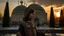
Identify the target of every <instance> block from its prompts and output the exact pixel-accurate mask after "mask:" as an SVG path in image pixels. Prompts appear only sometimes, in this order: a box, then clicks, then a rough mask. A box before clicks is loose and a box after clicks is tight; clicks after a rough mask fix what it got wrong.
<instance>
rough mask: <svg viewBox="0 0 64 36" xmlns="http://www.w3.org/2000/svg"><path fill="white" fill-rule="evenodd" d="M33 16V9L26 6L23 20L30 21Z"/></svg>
mask: <svg viewBox="0 0 64 36" xmlns="http://www.w3.org/2000/svg"><path fill="white" fill-rule="evenodd" d="M33 17H34V9H32V8H26V10H25V12H24V18H23V20H24V21H31V20H32V19H33Z"/></svg>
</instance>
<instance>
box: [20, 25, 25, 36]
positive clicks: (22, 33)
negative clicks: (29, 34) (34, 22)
mask: <svg viewBox="0 0 64 36" xmlns="http://www.w3.org/2000/svg"><path fill="white" fill-rule="evenodd" d="M19 32H20V34H21V35H22V36H25V29H24V26H23V25H22V24H21V25H20V27H19Z"/></svg>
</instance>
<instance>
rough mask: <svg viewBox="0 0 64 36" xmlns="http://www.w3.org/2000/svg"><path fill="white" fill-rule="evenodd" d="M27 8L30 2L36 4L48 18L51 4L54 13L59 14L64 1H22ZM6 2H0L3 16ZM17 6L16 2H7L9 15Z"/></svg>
mask: <svg viewBox="0 0 64 36" xmlns="http://www.w3.org/2000/svg"><path fill="white" fill-rule="evenodd" d="M20 1H21V0H19V2H20ZM22 1H23V2H24V3H25V4H27V6H29V5H30V4H28V3H31V2H37V3H38V4H40V5H41V6H42V7H43V8H44V9H45V11H46V13H47V14H48V15H47V16H48V18H49V15H50V7H51V4H52V6H53V7H54V12H55V13H56V12H60V9H62V8H63V7H64V0H22ZM5 4H6V0H0V12H1V13H2V14H3V13H4V8H5ZM19 5H20V3H19ZM16 6H18V0H9V9H10V14H11V13H12V10H13V9H14V8H15V7H16Z"/></svg>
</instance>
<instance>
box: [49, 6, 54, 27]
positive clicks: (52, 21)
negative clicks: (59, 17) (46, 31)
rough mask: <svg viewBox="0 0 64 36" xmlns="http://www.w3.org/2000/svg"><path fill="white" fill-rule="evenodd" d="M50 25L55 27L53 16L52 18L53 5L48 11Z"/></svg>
mask: <svg viewBox="0 0 64 36" xmlns="http://www.w3.org/2000/svg"><path fill="white" fill-rule="evenodd" d="M49 26H50V27H55V18H54V12H53V7H51V12H50V25H49Z"/></svg>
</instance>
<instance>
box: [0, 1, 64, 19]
mask: <svg viewBox="0 0 64 36" xmlns="http://www.w3.org/2000/svg"><path fill="white" fill-rule="evenodd" d="M30 4H31V3H30ZM30 4H28V5H27V6H29V5H30ZM0 5H1V6H0V12H1V13H2V14H3V13H4V8H5V2H4V3H0ZM19 5H20V4H19ZM16 6H18V4H17V3H11V2H10V3H9V10H10V16H11V13H12V11H13V9H14V8H15V7H16ZM41 6H42V7H43V8H44V9H45V11H46V13H47V18H48V19H49V17H50V16H49V15H50V7H51V6H44V5H41ZM52 6H53V8H54V12H60V10H61V8H63V7H64V6H61V7H56V6H55V5H52Z"/></svg>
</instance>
